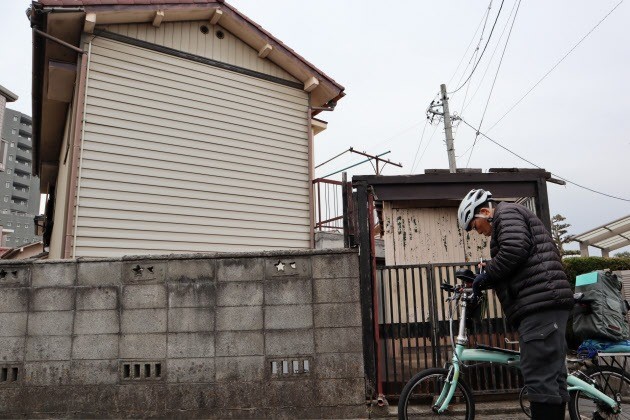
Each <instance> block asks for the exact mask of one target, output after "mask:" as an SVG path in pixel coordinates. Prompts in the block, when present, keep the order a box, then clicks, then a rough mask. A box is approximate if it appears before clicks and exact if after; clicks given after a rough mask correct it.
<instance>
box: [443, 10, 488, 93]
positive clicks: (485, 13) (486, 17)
mask: <svg viewBox="0 0 630 420" xmlns="http://www.w3.org/2000/svg"><path fill="white" fill-rule="evenodd" d="M490 7H492V0H490V4H489V5H488V10H487V11H486V12H484V13H483V15H481V20H480V21H479V25H477V29H475V33H474V34H473V36H472V38H470V42H469V43H468V46H467V47H466V51H464V54H463V55H462V58H461V59H460V60H459V63H458V64H457V67H456V68H455V71H454V72H453V74H452V75H451V77H450V78H449V79H448V82H446V85H447V86H448V85H449V84H450V83H451V81H452V80H453V77H455V75H456V74H457V71H458V70H459V67H460V66H461V65H462V63H463V62H464V58H466V55H467V54H468V50H469V49H470V46H471V45H472V43H473V41H474V40H475V37H476V36H477V32H479V28H481V24H482V23H484V16H485V21H486V22H488V16H490ZM484 28H485V23H484ZM482 34H483V32H482ZM479 44H481V40H480V41H479ZM477 49H479V45H478V46H477ZM468 65H470V61H469V62H468ZM465 73H466V69H464V72H463V74H465ZM463 74H462V77H464V76H463Z"/></svg>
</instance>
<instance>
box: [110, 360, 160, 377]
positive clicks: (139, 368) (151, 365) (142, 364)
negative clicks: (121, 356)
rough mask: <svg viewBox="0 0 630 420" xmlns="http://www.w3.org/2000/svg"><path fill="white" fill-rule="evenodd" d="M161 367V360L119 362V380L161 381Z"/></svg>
mask: <svg viewBox="0 0 630 420" xmlns="http://www.w3.org/2000/svg"><path fill="white" fill-rule="evenodd" d="M163 368H164V362H162V361H146V360H145V361H125V362H120V380H121V382H136V381H151V382H153V381H162V380H164V369H163Z"/></svg>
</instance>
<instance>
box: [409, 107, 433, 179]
mask: <svg viewBox="0 0 630 420" xmlns="http://www.w3.org/2000/svg"><path fill="white" fill-rule="evenodd" d="M427 125H429V118H427V119H426V122H425V123H424V128H423V129H422V134H421V135H420V141H419V142H418V148H417V149H416V154H415V155H414V157H413V163H412V164H411V168H412V171H411V172H410V173H413V167H414V166H416V159H417V158H418V152H420V146H422V140H424V133H425V132H426V131H427Z"/></svg>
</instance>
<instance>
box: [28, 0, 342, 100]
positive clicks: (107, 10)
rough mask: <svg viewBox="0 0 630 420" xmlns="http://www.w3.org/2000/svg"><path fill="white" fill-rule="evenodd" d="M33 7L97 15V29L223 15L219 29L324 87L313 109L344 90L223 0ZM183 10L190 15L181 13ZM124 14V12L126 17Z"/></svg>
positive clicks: (54, 2)
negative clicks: (160, 16)
mask: <svg viewBox="0 0 630 420" xmlns="http://www.w3.org/2000/svg"><path fill="white" fill-rule="evenodd" d="M33 4H34V5H40V6H43V7H45V8H50V7H54V8H60V9H71V8H80V9H84V12H85V13H95V14H96V15H97V16H96V24H97V25H98V24H109V23H141V22H151V21H153V16H154V12H157V11H158V10H160V11H164V12H165V15H164V18H163V19H162V22H169V21H179V20H186V19H188V20H192V19H191V16H194V12H195V11H196V12H197V13H196V16H197V17H198V19H199V20H203V18H204V11H205V13H206V14H208V13H209V16H207V17H208V18H209V17H211V16H212V15H213V14H214V12H215V11H216V10H220V11H221V12H222V13H223V14H224V16H222V18H221V21H220V22H219V25H220V26H222V27H224V28H225V29H227V30H229V31H230V32H232V33H233V34H234V35H236V36H237V37H239V38H241V39H242V40H243V41H244V42H245V43H247V44H249V45H250V47H252V48H254V49H256V50H260V48H262V47H264V46H265V45H266V44H269V45H271V47H272V51H273V50H275V51H276V53H271V54H269V55H268V56H267V58H268V59H270V60H271V61H273V62H275V63H276V64H277V65H278V66H280V67H282V68H283V69H284V70H286V71H287V72H288V73H290V74H292V75H293V76H294V77H296V78H297V79H299V80H300V81H302V82H303V83H305V84H306V83H307V82H308V81H309V79H310V78H311V77H315V78H316V79H317V81H318V82H319V83H320V84H323V85H324V86H321V88H323V89H320V86H318V87H316V88H315V89H314V92H313V93H314V96H315V98H314V105H315V106H324V105H326V104H327V103H328V102H329V101H331V100H334V101H336V100H338V99H340V98H341V97H343V96H344V93H343V91H344V89H345V88H344V87H343V86H342V85H340V84H339V83H337V82H336V81H335V80H334V79H333V78H331V77H330V76H328V75H327V74H326V73H324V72H323V71H321V70H320V69H318V68H317V67H316V66H315V65H313V64H312V63H310V62H309V61H308V60H306V59H305V58H304V57H302V56H301V55H300V54H298V53H297V52H296V51H295V50H293V49H292V48H290V47H289V46H287V45H286V44H284V43H283V42H282V41H280V40H279V39H278V38H276V37H274V36H273V35H272V34H271V33H269V32H268V31H266V30H265V29H264V28H263V27H262V26H260V25H259V24H257V23H256V22H254V21H252V20H251V19H249V18H248V17H247V16H245V15H244V14H243V13H241V12H239V11H238V10H237V9H236V8H234V7H233V6H230V5H229V4H227V3H225V2H224V1H223V0H39V1H35V2H33ZM185 10H188V11H189V12H191V13H193V14H191V13H188V14H186V13H183V12H184V11H185ZM169 11H173V14H172V15H171V16H169ZM125 12H127V13H126V15H125ZM143 12H144V13H143ZM147 12H153V13H147ZM226 18H227V19H226ZM255 38H258V39H255ZM256 41H258V42H256ZM317 90H328V92H326V94H323V93H324V92H315V91H317ZM318 93H320V95H318ZM321 94H323V95H321Z"/></svg>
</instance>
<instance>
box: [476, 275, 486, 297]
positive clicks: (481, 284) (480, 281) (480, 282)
mask: <svg viewBox="0 0 630 420" xmlns="http://www.w3.org/2000/svg"><path fill="white" fill-rule="evenodd" d="M487 283H488V275H487V274H486V273H479V274H477V277H475V280H474V281H473V284H472V289H473V295H474V296H476V297H480V296H481V291H482V290H483V289H485V286H486V284H487Z"/></svg>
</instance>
